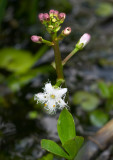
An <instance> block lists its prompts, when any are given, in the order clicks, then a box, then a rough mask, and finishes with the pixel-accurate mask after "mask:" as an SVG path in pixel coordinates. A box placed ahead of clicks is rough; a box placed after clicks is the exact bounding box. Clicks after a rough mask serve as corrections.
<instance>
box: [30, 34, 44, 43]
mask: <svg viewBox="0 0 113 160" xmlns="http://www.w3.org/2000/svg"><path fill="white" fill-rule="evenodd" d="M31 40H32V41H33V42H35V43H42V37H40V36H36V35H33V36H31Z"/></svg>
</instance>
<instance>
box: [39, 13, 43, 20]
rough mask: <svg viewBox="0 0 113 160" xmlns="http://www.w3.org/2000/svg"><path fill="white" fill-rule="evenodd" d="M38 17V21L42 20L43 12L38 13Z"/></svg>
mask: <svg viewBox="0 0 113 160" xmlns="http://www.w3.org/2000/svg"><path fill="white" fill-rule="evenodd" d="M38 18H39V20H40V21H43V20H44V14H43V13H40V14H39V15H38Z"/></svg>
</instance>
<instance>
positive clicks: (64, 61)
mask: <svg viewBox="0 0 113 160" xmlns="http://www.w3.org/2000/svg"><path fill="white" fill-rule="evenodd" d="M78 51H79V49H78V48H75V49H74V50H73V51H72V52H71V53H70V54H69V55H68V56H67V57H66V58H65V59H64V60H63V61H62V65H63V66H64V65H65V64H66V62H67V61H68V60H69V59H70V58H71V57H72V56H73V55H74V54H75V53H76V52H78Z"/></svg>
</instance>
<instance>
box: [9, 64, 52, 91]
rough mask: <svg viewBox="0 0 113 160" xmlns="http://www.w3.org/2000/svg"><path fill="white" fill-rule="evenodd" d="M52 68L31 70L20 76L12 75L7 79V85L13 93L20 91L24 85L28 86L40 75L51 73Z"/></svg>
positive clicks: (44, 67) (45, 67)
mask: <svg viewBox="0 0 113 160" xmlns="http://www.w3.org/2000/svg"><path fill="white" fill-rule="evenodd" d="M51 69H52V68H51V67H50V66H47V65H46V66H42V67H38V68H35V69H31V70H29V71H28V72H26V73H24V74H20V75H17V74H16V75H15V74H12V75H11V76H9V77H8V78H7V83H8V86H9V88H10V89H11V90H12V91H18V90H20V89H21V87H23V86H24V85H26V84H28V83H29V82H30V81H31V80H32V79H33V78H34V77H36V76H37V75H38V74H39V73H46V72H49V71H51Z"/></svg>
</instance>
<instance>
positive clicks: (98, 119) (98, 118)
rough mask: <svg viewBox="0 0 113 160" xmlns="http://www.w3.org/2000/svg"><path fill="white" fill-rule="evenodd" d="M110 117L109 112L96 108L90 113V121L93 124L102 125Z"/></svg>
mask: <svg viewBox="0 0 113 160" xmlns="http://www.w3.org/2000/svg"><path fill="white" fill-rule="evenodd" d="M108 119H109V116H108V114H107V113H104V112H103V111H101V110H95V111H93V112H92V113H91V114H90V121H91V123H92V124H93V125H95V126H98V127H102V126H103V125H104V124H105V123H106V122H107V121H108Z"/></svg>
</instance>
